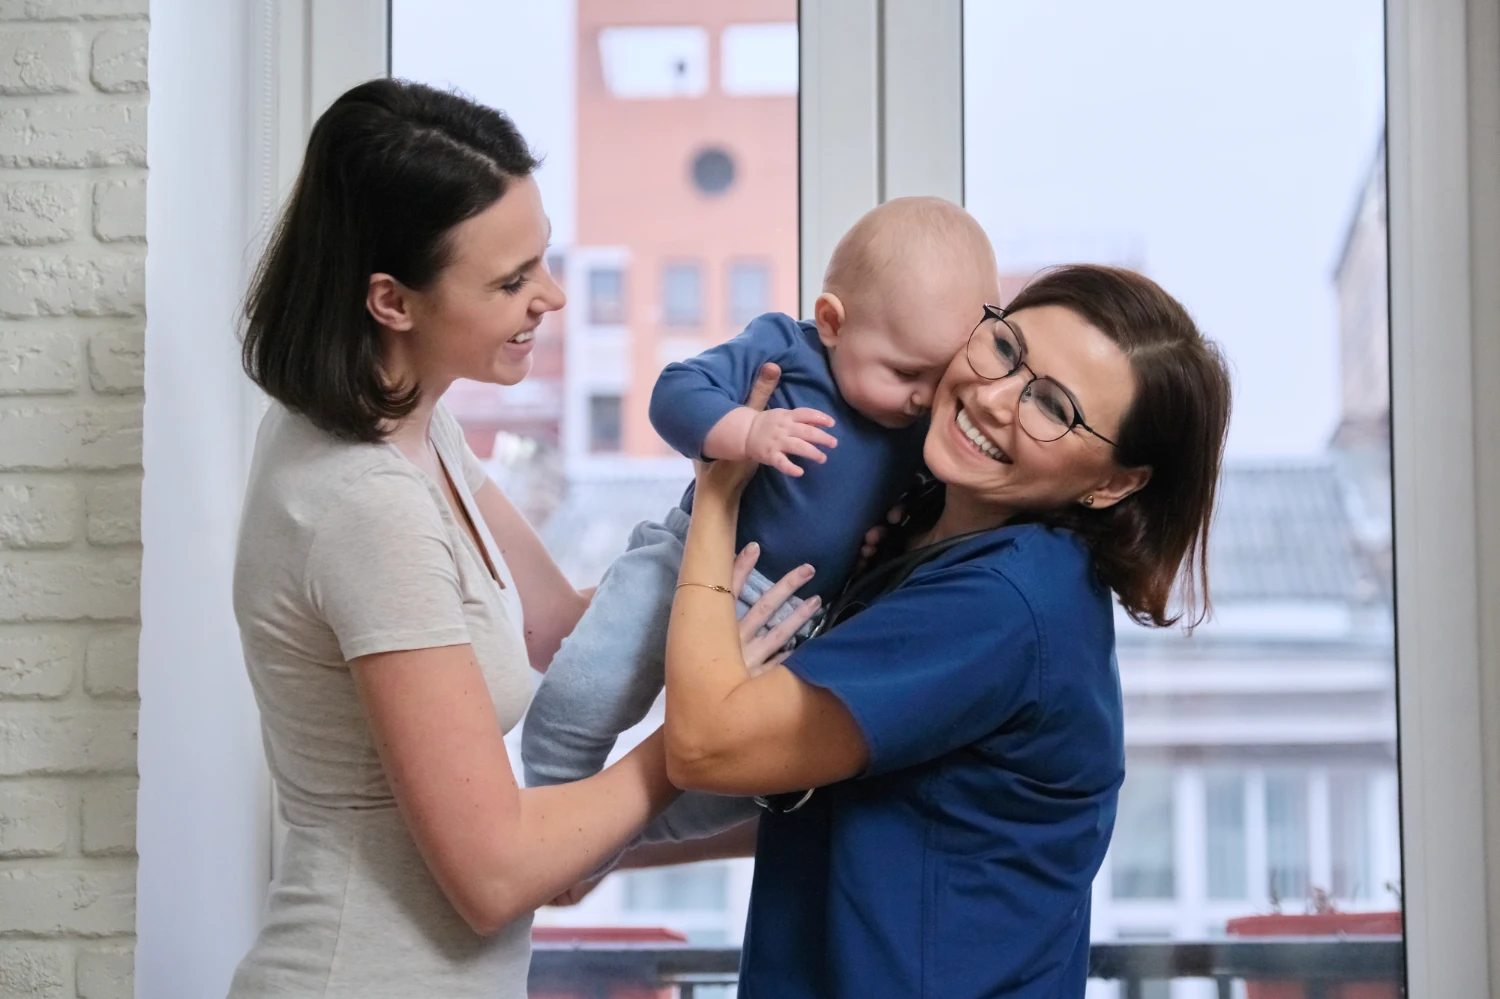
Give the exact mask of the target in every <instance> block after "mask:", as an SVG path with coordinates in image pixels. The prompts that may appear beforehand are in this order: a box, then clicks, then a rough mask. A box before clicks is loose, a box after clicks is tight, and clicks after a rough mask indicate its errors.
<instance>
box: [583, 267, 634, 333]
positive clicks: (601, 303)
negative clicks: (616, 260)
mask: <svg viewBox="0 0 1500 999" xmlns="http://www.w3.org/2000/svg"><path fill="white" fill-rule="evenodd" d="M624 321H625V272H624V271H623V270H621V269H620V268H618V267H593V268H590V269H589V322H590V323H591V324H593V325H595V326H617V325H619V324H620V323H623V322H624Z"/></svg>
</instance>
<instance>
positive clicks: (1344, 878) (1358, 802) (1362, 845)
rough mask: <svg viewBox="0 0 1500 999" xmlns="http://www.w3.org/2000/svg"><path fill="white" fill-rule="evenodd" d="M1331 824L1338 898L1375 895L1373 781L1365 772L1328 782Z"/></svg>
mask: <svg viewBox="0 0 1500 999" xmlns="http://www.w3.org/2000/svg"><path fill="white" fill-rule="evenodd" d="M1328 797H1329V802H1328V824H1329V832H1330V835H1331V837H1332V850H1331V854H1332V863H1333V878H1332V883H1331V888H1332V889H1333V897H1334V898H1335V899H1346V900H1351V901H1353V900H1363V899H1368V898H1371V897H1373V896H1374V894H1375V892H1374V888H1375V886H1374V884H1373V881H1374V872H1373V870H1372V868H1371V864H1370V859H1371V858H1370V826H1371V823H1372V820H1373V816H1372V815H1371V813H1370V781H1369V778H1368V777H1367V776H1366V775H1365V774H1362V773H1335V774H1333V775H1332V776H1331V777H1330V778H1329V781H1328Z"/></svg>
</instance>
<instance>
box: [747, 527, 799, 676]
mask: <svg viewBox="0 0 1500 999" xmlns="http://www.w3.org/2000/svg"><path fill="white" fill-rule="evenodd" d="M759 558H760V546H759V545H757V544H755V543H754V542H751V543H750V544H748V545H746V546H745V547H744V550H742V551H741V552H740V553H739V555H738V557H736V558H735V560H734V575H733V577H732V579H733V582H732V583H731V584H730V589H732V590H734V592H735V593H741V592H743V591H744V589H745V580H747V579H749V578H750V570H751V569H754V568H755V563H756V560H758V559H759ZM812 578H813V567H812V566H810V565H803V566H798V567H797V568H795V569H793V570H792V571H791V572H789V573H787V574H786V575H785V576H782V577H781V579H780V580H779V581H778V582H777V583H776V585H775V586H773V587H771V588H770V589H769V590H767V591H766V592H765V593H764V594H763V595H762V596H761V598H760V599H759V600H757V601H756V602H755V604H754V605H753V606H752V607H751V608H750V609H749V610H748V611H746V612H745V616H744V617H743V618H741V619H740V648H741V650H742V651H743V652H744V655H745V667H746V668H747V669H748V670H749V671H750V675H751V676H752V677H753V676H759V675H760V674H761V673H764V672H765V671H766V670H768V669H770V668H771V667H772V666H776V665H779V664H780V663H781V661H782V660H783V659H785V658H786V653H784V652H782V651H781V647H782V646H783V645H785V644H786V643H787V642H788V641H790V640H791V637H792V636H793V635H795V634H796V633H797V630H798V629H799V628H801V627H802V626H803V625H804V624H806V623H807V621H808V620H809V619H810V618H811V617H812V616H813V615H814V614H816V613H817V612H818V608H819V607H820V606H822V602H821V601H820V600H819V599H818V598H817V597H816V596H814V597H812V598H810V599H808V600H804V601H803V602H802V603H801V604H800V605H798V607H797V609H796V610H794V611H792V613H790V614H788V615H787V617H786V620H785V621H782V622H781V623H780V624H778V625H776V627H774V628H771V629H770V630H769V631H767V632H766V633H765V634H764V635H759V634H757V632H759V631H760V630H761V629H762V628H764V627H765V625H766V622H767V621H769V620H771V617H772V615H774V614H775V613H776V612H777V611H778V610H780V609H781V605H782V604H784V603H786V602H787V599H788V598H789V597H791V596H792V595H793V594H794V593H796V592H797V591H798V590H799V589H801V588H802V587H803V586H805V585H806V584H807V581H808V580H810V579H812Z"/></svg>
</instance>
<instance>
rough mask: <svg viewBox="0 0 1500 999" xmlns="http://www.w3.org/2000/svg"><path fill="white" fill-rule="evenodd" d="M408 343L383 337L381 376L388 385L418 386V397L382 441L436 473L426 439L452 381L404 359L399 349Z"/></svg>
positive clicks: (400, 339) (431, 452)
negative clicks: (435, 414) (419, 389)
mask: <svg viewBox="0 0 1500 999" xmlns="http://www.w3.org/2000/svg"><path fill="white" fill-rule="evenodd" d="M407 342H408V341H407V340H405V339H402V338H397V337H390V336H387V338H386V344H385V347H386V349H385V358H384V363H383V365H382V370H383V373H384V375H385V377H386V379H387V383H388V384H390V385H402V386H407V385H420V386H421V393H422V394H421V397H420V398H419V399H418V400H417V405H416V408H414V409H413V410H412V411H411V412H410V413H407V414H406V415H405V416H403V417H402V418H401V419H400V420H397V421H395V422H394V423H393V424H392V425H391V426H390V428H389V430H388V431H387V433H386V440H388V441H390V442H391V443H392V444H394V445H396V449H397V450H399V451H400V452H401V453H402V454H404V455H406V457H407V459H408V460H410V461H412V462H415V463H416V464H417V465H418V466H419V467H421V468H426V469H428V470H429V471H436V469H435V467H429V466H434V465H435V463H436V457H435V455H434V454H433V451H432V445H431V444H430V443H429V440H430V438H431V435H432V414H433V411H434V410H436V409H437V404H438V400H439V399H441V398H442V397H443V393H444V392H447V391H448V386H449V385H451V384H453V380H452V379H451V378H449V379H443V378H442V377H440V376H437V375H435V374H433V373H432V372H430V371H423V370H422V367H421V365H419V364H417V363H416V359H415V358H411V357H408V356H406V351H405V350H404V349H403V348H404V346H405V345H406V343H407Z"/></svg>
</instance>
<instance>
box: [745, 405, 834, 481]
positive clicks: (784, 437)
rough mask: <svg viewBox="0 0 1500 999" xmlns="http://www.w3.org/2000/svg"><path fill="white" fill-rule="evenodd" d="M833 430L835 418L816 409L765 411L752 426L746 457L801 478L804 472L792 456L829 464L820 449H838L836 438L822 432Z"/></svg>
mask: <svg viewBox="0 0 1500 999" xmlns="http://www.w3.org/2000/svg"><path fill="white" fill-rule="evenodd" d="M831 426H833V417H831V416H829V415H828V414H827V413H820V412H818V411H817V410H816V409H767V410H762V411H761V412H759V413H756V414H755V419H754V420H753V421H752V422H751V423H750V432H749V433H748V434H747V435H746V437H745V454H746V456H747V457H749V458H751V459H752V460H754V461H758V462H760V463H761V464H762V465H770V466H771V467H772V468H775V469H777V470H779V471H782V472H785V473H786V474H787V475H791V476H799V475H801V474H802V469H801V468H800V467H799V466H798V465H796V464H794V463H793V462H792V456H794V455H795V456H797V457H799V458H807V459H809V460H811V461H816V462H818V463H819V464H822V463H823V462H825V461H827V460H828V456H827V455H825V454H824V453H823V452H822V451H819V450H818V448H820V447H825V448H828V447H836V446H838V441H837V440H836V439H835V438H834V436H833V435H832V434H830V433H827V432H826V431H824V430H823V429H821V428H823V427H831Z"/></svg>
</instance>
